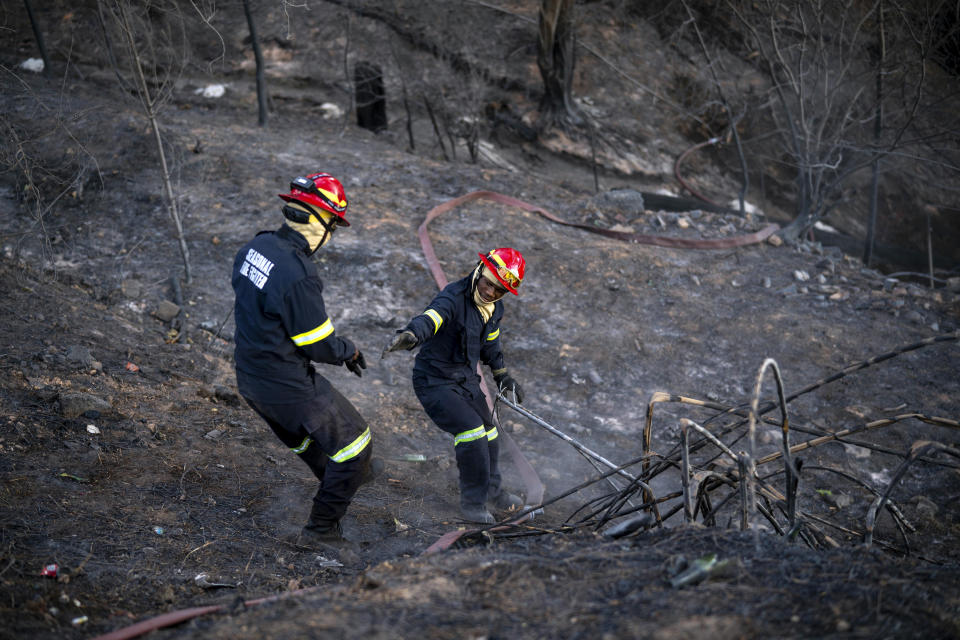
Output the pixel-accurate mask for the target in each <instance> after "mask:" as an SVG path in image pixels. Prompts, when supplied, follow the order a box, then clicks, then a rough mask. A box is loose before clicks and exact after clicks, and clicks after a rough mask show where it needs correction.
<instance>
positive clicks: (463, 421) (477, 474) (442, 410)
mask: <svg viewBox="0 0 960 640" xmlns="http://www.w3.org/2000/svg"><path fill="white" fill-rule="evenodd" d="M413 390H414V392H415V393H416V394H417V399H419V400H420V404H422V405H423V409H424V411H426V412H427V415H428V416H430V419H431V420H433V422H434V424H436V425H437V426H438V427H440V428H441V429H443V430H444V431H446V432H447V433H449V434H451V435H452V436H453V438H454V442H453V451H454V453H455V454H456V459H457V469H458V470H459V472H460V504H461V506H463V507H468V508H477V507H482V506H484V505H485V504H486V502H487V500H490V499H493V498H495V497H496V496H497V495H499V493H500V465H499V458H500V440H499V439H498V437H497V436H498V434H497V429H496V427H495V426H494V424H493V420H492V419H491V417H490V411H489V410H488V408H487V401H486V398H485V397H484V395H483V392H482V391H480V387H479V386H478V385H469V384H464V385H461V384H455V383H450V384H443V385H432V386H427V385H425V384H423V383H422V381H421V383H420V384H418V380H417V377H416V376H414V381H413Z"/></svg>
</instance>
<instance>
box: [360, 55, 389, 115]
mask: <svg viewBox="0 0 960 640" xmlns="http://www.w3.org/2000/svg"><path fill="white" fill-rule="evenodd" d="M353 83H354V87H355V89H354V91H355V96H356V104H357V124H358V125H359V126H361V127H363V128H364V129H369V130H370V131H374V132H376V131H383V130H384V129H386V128H387V100H386V96H385V94H384V90H383V71H381V69H380V67H379V66H378V65H375V64H373V63H370V62H358V63H357V65H356V66H355V67H354V69H353Z"/></svg>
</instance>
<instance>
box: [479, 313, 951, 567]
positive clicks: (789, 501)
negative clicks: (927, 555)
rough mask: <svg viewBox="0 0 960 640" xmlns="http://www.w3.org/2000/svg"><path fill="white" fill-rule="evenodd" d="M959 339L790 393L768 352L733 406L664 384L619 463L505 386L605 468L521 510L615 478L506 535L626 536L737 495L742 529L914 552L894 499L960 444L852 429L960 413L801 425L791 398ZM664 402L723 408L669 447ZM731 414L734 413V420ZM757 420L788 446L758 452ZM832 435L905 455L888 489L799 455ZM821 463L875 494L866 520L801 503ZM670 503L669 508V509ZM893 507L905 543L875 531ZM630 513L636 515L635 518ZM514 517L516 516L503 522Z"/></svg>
mask: <svg viewBox="0 0 960 640" xmlns="http://www.w3.org/2000/svg"><path fill="white" fill-rule="evenodd" d="M957 340H960V332H954V333H950V334H943V335H938V336H934V337H931V338H928V339H926V340H922V341H920V342H916V343H913V344H908V345H905V346H902V347H899V348H897V349H894V350H893V351H889V352H886V353H883V354H881V355H878V356H875V357H873V358H870V359H869V360H864V361H862V362H858V363H855V364H852V365H850V366H848V367H846V368H844V369H842V370H841V371H839V372H837V373H834V374H832V375H830V376H828V377H826V378H823V379H821V380H818V381H816V382H814V383H812V384H810V385H807V386H806V387H804V388H803V389H801V390H800V391H797V392H795V393H793V394H790V395H787V394H786V392H785V390H784V385H783V378H782V375H781V372H780V367H779V366H778V365H777V363H776V362H775V361H774V360H772V359H769V358H768V359H766V360H764V362H763V364H762V365H761V367H760V371H759V373H758V375H757V379H756V384H755V385H754V388H753V394H752V399H751V402H750V403H749V405H740V406H726V405H722V404H719V403H716V402H711V401H709V400H701V399H697V398H690V397H685V396H679V395H673V394H668V393H664V392H660V391H658V392H655V393H654V394H653V395H652V397H651V398H650V401H649V403H648V404H647V409H646V417H645V425H644V430H643V452H642V455H640V456H638V457H636V458H634V459H632V460H630V461H628V462H626V463H624V464H615V463H613V462H611V461H609V460H607V459H605V458H604V457H603V456H601V455H599V454H598V453H596V452H594V451H593V450H591V449H590V448H588V447H586V446H584V445H583V444H581V443H580V442H577V441H576V440H575V439H573V438H571V437H570V436H568V435H566V434H564V433H563V432H561V431H560V430H559V429H556V428H555V427H553V426H552V425H550V424H548V423H547V422H546V421H545V420H543V419H542V418H540V417H539V416H537V415H535V414H533V413H532V412H530V411H529V410H527V409H526V408H524V407H521V406H520V405H518V404H516V403H514V402H512V401H510V400H509V399H508V398H506V397H504V396H502V395H501V396H498V398H497V405H498V408H499V406H500V405H505V406H508V407H510V408H511V409H513V410H515V411H517V412H518V413H520V414H521V415H523V416H524V417H526V418H528V419H530V420H532V421H533V422H535V423H536V424H538V425H539V426H541V427H543V428H545V429H546V430H548V431H550V432H551V433H553V434H554V435H556V436H558V437H560V438H561V439H563V440H564V441H566V442H567V443H568V444H570V445H571V446H573V447H574V449H576V450H577V451H578V452H579V453H580V454H581V455H583V456H584V457H585V458H586V459H587V460H588V461H589V462H590V463H591V464H593V465H594V467H595V468H597V470H598V472H599V474H598V475H597V476H595V477H593V478H591V479H589V480H588V481H586V482H584V483H582V484H580V485H578V486H576V487H573V488H571V489H569V490H567V491H565V492H563V493H562V494H560V495H558V496H554V497H553V498H551V499H550V500H548V501H545V502H543V503H542V504H539V505H536V506H531V507H529V508H528V509H526V510H524V512H521V513H520V514H519V516H521V517H522V516H523V515H525V513H526V511H528V510H529V511H534V510H536V509H542V508H543V507H544V506H545V505H548V504H552V503H554V502H557V501H559V500H561V499H563V498H566V497H568V496H570V495H573V494H575V493H578V492H580V491H582V490H583V489H585V488H586V487H589V486H591V485H595V484H597V483H600V482H604V483H607V484H610V486H611V487H612V490H611V491H610V492H608V493H605V494H603V495H601V496H600V497H597V498H593V499H591V500H589V501H588V502H586V503H585V504H582V505H581V506H579V507H578V508H577V509H576V510H575V511H574V512H573V513H572V514H571V515H570V516H569V517H568V518H567V519H566V522H565V524H564V526H563V527H561V528H560V529H559V530H550V531H548V530H546V529H542V528H540V529H538V528H535V527H532V526H530V525H521V524H515V525H514V526H513V527H510V526H509V523H500V524H498V525H497V527H496V528H495V531H496V532H497V533H498V535H501V536H517V535H531V534H533V535H536V534H542V533H556V532H558V531H568V530H572V529H576V528H580V527H592V528H594V529H595V530H601V529H605V531H604V533H605V534H607V535H610V536H611V537H621V536H623V535H629V534H630V533H633V532H634V531H637V530H640V529H642V528H645V527H648V526H662V525H663V522H664V521H665V520H667V519H668V518H670V517H671V516H673V515H674V514H677V513H679V512H681V511H682V517H683V519H684V521H685V522H694V521H696V520H697V518H698V517H699V518H700V521H701V523H702V524H704V525H707V526H716V525H717V522H718V520H719V517H718V516H719V514H720V512H721V510H724V509H725V508H726V507H727V506H728V505H730V504H731V503H732V504H738V505H739V512H738V516H739V526H740V528H741V529H743V530H748V529H749V530H754V531H758V530H759V529H760V528H762V527H763V524H762V521H765V523H766V526H768V527H769V528H771V529H772V530H773V531H775V532H776V533H777V535H780V536H785V537H787V538H788V539H800V540H802V541H803V542H804V543H806V544H807V545H808V546H810V547H812V548H823V547H826V546H834V547H835V546H839V544H838V543H837V542H836V541H835V540H834V539H833V538H832V537H831V536H830V535H829V534H828V533H827V532H826V529H827V528H829V529H832V530H835V531H838V532H840V533H842V534H844V535H848V536H851V537H855V538H858V539H860V540H862V541H863V542H864V544H865V545H867V546H870V545H872V544H874V543H876V544H877V545H879V546H882V547H884V548H886V549H888V550H892V551H898V552H900V553H904V554H909V553H910V547H909V544H908V541H907V533H908V532H915V531H916V529H915V527H914V526H913V525H912V524H911V523H910V522H909V521H908V520H907V518H906V517H905V516H904V514H903V513H902V511H901V510H900V509H899V508H898V507H897V505H896V504H895V503H894V502H893V501H892V500H891V494H892V493H893V490H894V488H895V487H896V485H897V483H898V482H899V481H900V480H901V479H902V478H903V476H904V474H905V473H906V471H907V469H908V468H909V467H910V466H911V465H912V464H913V463H914V462H916V461H917V460H923V461H925V462H927V463H931V464H936V465H941V466H947V467H953V468H960V451H958V450H957V449H956V448H954V447H951V446H948V445H946V444H942V443H937V442H931V441H928V440H922V441H919V442H916V443H914V445H913V446H912V447H910V449H909V450H908V451H907V452H897V451H895V450H892V449H890V448H887V447H883V446H880V445H875V444H872V443H868V442H863V441H860V440H857V441H851V440H849V439H848V438H849V436H852V435H855V434H860V433H865V432H868V431H873V430H877V429H881V428H884V427H887V426H890V425H892V424H895V423H898V422H902V421H906V420H917V421H919V422H923V423H925V424H930V425H936V426H941V427H948V428H953V429H960V422H958V421H957V420H956V419H951V418H942V417H936V416H931V415H927V414H924V413H920V412H915V411H910V412H904V413H901V414H899V415H895V416H893V417H889V418H884V419H881V420H874V421H871V422H866V423H864V424H860V425H857V426H854V427H850V428H847V429H843V430H839V431H835V432H825V431H823V430H819V429H815V428H810V427H797V426H794V427H793V429H791V425H790V419H789V413H788V409H787V407H788V405H789V403H790V402H792V401H793V400H796V399H797V398H799V397H800V396H803V395H805V394H808V393H810V392H812V391H814V390H816V389H819V388H821V387H823V386H825V385H827V384H830V383H832V382H835V381H837V380H840V379H842V378H844V377H846V376H849V375H851V374H853V373H855V372H858V371H862V370H863V369H866V368H868V367H872V366H874V365H876V364H879V363H881V362H884V361H887V360H890V359H891V358H894V357H896V356H899V355H902V354H904V353H907V352H910V351H914V350H916V349H920V348H923V347H927V346H930V345H934V344H938V343H944V342H951V341H957ZM768 373H769V374H770V375H772V377H773V379H774V381H775V383H776V388H777V401H776V402H767V403H764V404H761V402H760V395H761V388H762V385H763V382H764V380H765V378H766V376H767V374H768ZM665 403H678V404H686V405H693V406H696V407H700V408H704V409H710V410H714V411H717V413H715V414H713V415H712V416H710V418H709V419H708V420H706V421H705V422H704V424H702V425H701V424H698V423H696V422H694V421H693V420H690V419H687V418H681V419H680V420H679V425H678V427H679V429H678V431H679V438H678V442H676V444H675V445H674V446H673V448H672V449H671V450H670V451H668V452H667V453H664V454H661V453H657V452H655V451H654V450H653V449H652V441H653V434H652V430H653V417H654V412H655V409H656V408H657V407H658V406H660V405H662V404H665ZM775 409H779V412H778V413H779V416H778V417H772V416H768V414H770V413H771V412H773V411H774V410H775ZM731 419H732V422H730V420H731ZM724 420H727V422H726V423H724V422H723V421H724ZM758 423H764V424H770V425H776V426H778V427H779V429H780V435H781V438H780V450H779V451H777V452H774V453H771V454H768V455H765V456H762V457H758V455H757V453H756V451H757V448H756V433H757V425H758ZM708 425H715V426H708ZM793 432H800V433H803V434H808V435H811V436H814V437H811V438H810V439H807V440H804V441H802V442H798V443H796V444H792V443H791V436H792V435H793ZM744 439H745V442H744V443H743V444H742V445H741V448H740V449H737V450H734V448H733V447H734V446H735V445H736V444H737V443H740V442H741V441H743V440H744ZM828 442H844V443H848V444H855V445H857V446H860V447H865V448H869V449H873V450H876V451H880V452H883V453H887V454H893V455H897V456H898V457H900V458H902V462H901V464H900V466H899V468H898V469H897V471H896V473H895V474H894V476H893V478H892V479H891V480H890V481H889V482H888V483H887V486H886V488H885V489H883V490H882V491H881V490H879V489H877V488H874V487H873V486H871V485H870V484H869V483H868V482H865V481H863V480H861V479H860V478H858V477H856V476H855V475H853V474H850V473H847V472H844V471H842V470H839V469H832V468H828V467H823V466H816V465H804V464H803V460H802V459H800V458H799V457H797V455H796V454H797V453H799V452H801V451H805V450H807V449H812V448H814V447H818V446H821V445H823V444H826V443H828ZM937 453H939V454H943V455H939V456H936V457H931V456H929V455H925V454H937ZM694 454H696V462H695V461H694ZM947 458H952V459H953V460H956V461H957V462H953V461H950V460H948V459H947ZM777 463H778V464H779V465H780V467H779V468H777V469H775V470H773V471H771V472H769V473H766V474H761V473H760V470H762V469H764V468H770V467H773V465H774V464H777ZM637 465H640V471H639V473H638V472H637V471H636V469H634V467H636V466H637ZM602 467H606V470H602ZM668 470H679V472H680V486H679V487H678V488H677V489H676V490H674V491H671V492H669V493H666V494H665V495H659V496H658V495H656V493H655V491H654V489H653V487H652V484H653V481H654V479H655V478H657V477H658V476H660V475H661V474H663V473H664V472H666V471H668ZM815 471H816V472H828V473H834V474H838V475H840V476H842V477H843V478H845V479H846V480H848V481H850V482H852V483H854V484H857V485H859V486H861V487H863V488H864V489H865V490H866V491H868V492H869V493H871V494H873V495H874V500H873V502H872V504H871V505H870V508H869V510H868V512H867V516H866V522H865V524H864V527H863V529H862V530H856V529H852V528H850V527H848V526H844V525H842V524H840V523H837V522H834V521H831V520H829V519H827V518H824V517H823V516H821V515H818V514H816V513H812V512H809V511H805V510H803V509H801V508H800V507H799V503H800V500H799V496H800V492H801V479H802V477H803V475H804V474H806V475H807V476H808V477H809V475H810V473H811V472H815ZM781 475H782V476H783V480H782V481H779V482H778V484H775V483H774V479H776V478H778V477H779V476H781ZM615 478H617V479H619V480H620V481H621V483H622V482H623V481H625V482H626V486H619V485H618V484H616V483H615V482H614V479H615ZM678 499H679V501H678ZM661 508H663V509H665V510H666V511H665V512H661ZM884 509H885V510H886V511H887V512H889V513H890V515H891V516H892V518H893V521H894V523H895V524H896V526H897V528H898V530H899V532H900V534H901V537H902V546H898V545H895V544H894V543H892V542H889V541H882V540H875V539H874V529H875V526H876V522H877V518H878V515H879V514H880V513H881V512H882V511H883V510H884ZM627 516H630V517H629V518H626V517H627ZM515 517H516V516H515ZM615 520H617V521H618V523H617V524H614V525H613V526H608V525H611V523H613V521H615ZM513 522H517V520H515V519H514V520H513ZM505 524H506V525H508V526H504V525H505ZM488 529H489V528H488Z"/></svg>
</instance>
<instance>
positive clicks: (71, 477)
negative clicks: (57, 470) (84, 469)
mask: <svg viewBox="0 0 960 640" xmlns="http://www.w3.org/2000/svg"><path fill="white" fill-rule="evenodd" d="M59 477H61V478H66V479H67V480H73V481H74V482H79V483H80V484H86V483H88V482H90V481H89V480H87V479H86V478H81V477H80V476H75V475H73V474H72V473H61V474H60V475H59Z"/></svg>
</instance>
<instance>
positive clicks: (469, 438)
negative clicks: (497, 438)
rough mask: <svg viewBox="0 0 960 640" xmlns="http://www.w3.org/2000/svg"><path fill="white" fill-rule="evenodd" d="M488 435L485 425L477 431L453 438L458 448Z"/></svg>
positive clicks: (454, 444)
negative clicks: (459, 445)
mask: <svg viewBox="0 0 960 640" xmlns="http://www.w3.org/2000/svg"><path fill="white" fill-rule="evenodd" d="M486 435H487V430H486V429H485V428H484V426H483V425H480V426H479V427H477V428H476V429H470V430H469V431H462V432H460V433H458V434H457V435H455V436H453V446H454V447H456V446H457V445H458V444H463V443H465V442H473V441H474V440H479V439H480V438H482V437H484V436H486Z"/></svg>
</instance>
